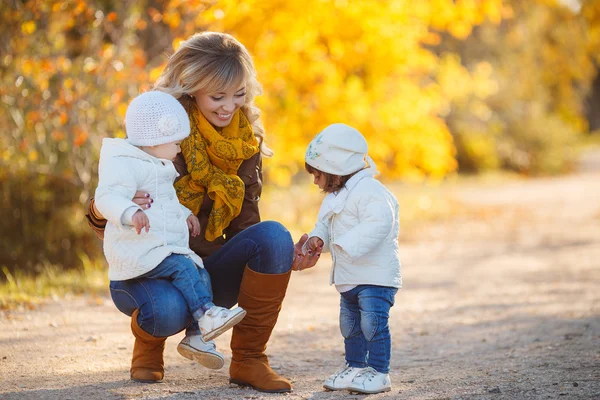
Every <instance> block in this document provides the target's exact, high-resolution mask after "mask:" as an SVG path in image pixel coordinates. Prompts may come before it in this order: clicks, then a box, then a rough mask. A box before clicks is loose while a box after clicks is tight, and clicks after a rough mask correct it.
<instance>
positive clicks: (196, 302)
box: [139, 254, 214, 321]
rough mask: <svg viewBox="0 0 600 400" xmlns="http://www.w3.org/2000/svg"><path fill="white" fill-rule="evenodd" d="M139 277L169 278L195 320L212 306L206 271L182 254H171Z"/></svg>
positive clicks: (208, 277) (210, 289) (208, 278)
mask: <svg viewBox="0 0 600 400" xmlns="http://www.w3.org/2000/svg"><path fill="white" fill-rule="evenodd" d="M139 278H149V279H168V280H170V281H171V283H173V285H174V286H175V287H176V288H177V290H179V291H180V292H181V295H182V296H183V298H184V300H185V303H186V304H187V308H188V311H189V312H190V313H191V314H192V317H193V318H194V320H196V321H197V320H199V319H200V318H201V317H202V316H203V315H204V313H205V312H206V311H208V310H209V309H210V308H211V307H212V306H214V304H213V302H212V288H211V286H210V276H209V275H208V272H206V270H205V269H204V268H198V267H197V266H196V263H194V262H193V261H192V260H191V259H190V258H188V257H186V256H184V255H182V254H171V255H170V256H168V257H167V258H165V259H164V260H163V261H162V262H161V263H160V264H158V265H157V266H156V268H154V269H153V270H152V271H149V272H146V273H145V274H144V275H141V276H139Z"/></svg>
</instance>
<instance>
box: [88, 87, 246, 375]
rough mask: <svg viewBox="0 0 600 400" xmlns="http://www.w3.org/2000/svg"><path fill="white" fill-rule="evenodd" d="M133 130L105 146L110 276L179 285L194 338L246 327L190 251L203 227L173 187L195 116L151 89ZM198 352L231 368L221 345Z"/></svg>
mask: <svg viewBox="0 0 600 400" xmlns="http://www.w3.org/2000/svg"><path fill="white" fill-rule="evenodd" d="M125 129H126V132H127V139H115V138H106V139H104V140H103V141H102V149H101V151H100V165H99V168H98V175H99V182H98V188H97V189H96V195H95V206H96V208H97V209H98V211H99V212H100V213H101V214H102V215H103V216H104V217H105V218H106V219H107V221H108V222H107V225H106V229H105V233H104V254H105V256H106V259H107V261H108V265H109V269H108V277H109V279H110V280H111V281H125V280H128V279H169V280H171V281H172V282H173V285H174V286H175V287H176V288H177V289H178V290H179V291H180V292H181V294H182V296H183V298H184V299H185V301H186V303H187V306H188V309H189V312H190V315H191V316H192V317H193V319H194V320H195V322H197V324H196V323H194V324H192V326H191V328H188V330H187V336H190V338H189V339H190V340H191V341H199V340H200V341H202V340H204V341H210V340H212V339H213V338H215V337H217V336H219V335H220V334H222V333H223V332H225V331H226V330H227V329H229V328H232V327H233V326H234V325H235V324H237V323H238V322H240V321H241V320H242V318H244V316H245V315H246V311H244V310H243V309H241V308H240V307H237V308H235V309H233V310H228V309H226V308H223V307H218V306H215V304H214V303H213V302H212V298H213V297H212V290H211V283H210V277H209V275H208V272H206V270H205V269H204V265H203V263H202V259H201V258H200V257H198V256H197V255H196V254H195V253H194V252H193V251H192V250H191V249H190V247H189V234H190V233H191V234H192V235H193V236H196V235H198V234H199V233H200V223H199V221H198V218H197V217H196V216H195V215H193V214H192V212H191V211H190V210H189V209H187V208H186V207H184V206H183V205H182V204H180V203H179V200H178V199H177V194H176V192H175V188H174V187H173V182H174V181H175V178H176V177H177V176H178V175H177V172H176V170H175V167H174V165H173V162H172V161H173V159H174V158H175V156H176V155H177V154H178V153H179V152H180V151H181V149H180V144H181V142H182V141H183V140H184V139H185V138H187V137H188V136H189V134H190V123H189V118H188V115H187V113H186V111H185V109H184V108H183V106H182V105H181V104H180V103H179V101H177V99H175V98H174V97H173V96H171V95H169V94H166V93H163V92H160V91H151V92H146V93H143V94H141V95H140V96H138V97H136V98H135V99H134V100H133V101H132V102H131V103H130V105H129V107H128V108H127V112H126V115H125ZM137 191H143V192H146V193H148V194H149V195H150V198H152V199H153V200H154V202H153V203H152V204H151V205H150V204H149V205H147V208H146V209H142V208H141V207H140V206H139V205H137V204H136V203H134V202H133V201H132V199H133V198H134V195H135V193H136V192H137ZM188 231H189V232H188ZM140 317H141V314H140ZM140 325H141V324H140ZM187 336H186V338H187ZM192 344H194V343H192ZM195 347H197V348H198V347H203V348H207V349H208V350H207V351H209V352H211V355H212V357H210V358H207V359H210V360H212V361H213V362H212V363H209V364H208V365H207V363H206V362H203V360H198V361H199V362H200V363H201V364H203V365H205V366H208V367H209V368H221V367H222V366H223V357H222V355H220V354H219V353H218V352H216V350H214V347H211V346H202V344H200V346H198V345H196V346H195ZM215 360H216V361H215ZM204 361H206V360H204Z"/></svg>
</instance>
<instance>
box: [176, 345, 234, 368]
mask: <svg viewBox="0 0 600 400" xmlns="http://www.w3.org/2000/svg"><path fill="white" fill-rule="evenodd" d="M177 352H178V353H179V354H181V355H182V356H183V357H185V358H187V359H188V360H192V361H196V362H197V363H198V364H200V365H202V366H203V367H206V368H208V369H221V368H223V365H225V359H224V358H223V357H219V356H218V355H216V354H213V353H208V352H204V351H199V350H198V349H195V348H193V347H191V346H188V345H187V344H179V345H178V346H177Z"/></svg>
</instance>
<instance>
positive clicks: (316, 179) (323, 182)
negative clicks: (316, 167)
mask: <svg viewBox="0 0 600 400" xmlns="http://www.w3.org/2000/svg"><path fill="white" fill-rule="evenodd" d="M312 176H313V183H314V184H315V185H317V186H318V187H319V189H321V190H325V188H326V187H327V178H325V175H323V174H322V173H320V172H319V171H315V172H313V173H312Z"/></svg>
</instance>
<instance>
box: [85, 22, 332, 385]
mask: <svg viewBox="0 0 600 400" xmlns="http://www.w3.org/2000/svg"><path fill="white" fill-rule="evenodd" d="M155 89H156V90H161V91H164V92H167V93H169V94H171V95H173V96H174V97H176V98H177V99H179V101H180V102H181V104H182V105H183V106H184V108H185V109H186V111H187V113H188V116H189V118H190V125H191V134H190V136H189V137H188V138H187V139H186V140H185V141H184V142H183V143H182V146H181V148H182V152H181V154H180V155H179V156H178V159H177V160H176V161H175V165H176V167H177V169H178V172H179V174H180V179H179V180H178V181H177V182H176V183H175V188H176V191H177V196H178V197H179V200H180V202H181V203H182V204H183V205H185V206H186V207H188V208H189V209H191V210H192V211H193V212H194V213H195V214H196V215H197V216H198V218H199V220H200V223H201V227H202V231H201V234H200V235H199V236H197V237H190V247H191V249H192V250H194V252H196V253H197V254H198V255H199V256H201V257H202V258H203V261H204V265H205V268H206V270H207V271H208V272H209V274H210V277H211V281H212V289H213V293H214V300H213V301H214V303H215V304H217V305H219V306H222V307H227V308H230V307H231V306H232V305H234V304H235V303H238V304H239V306H240V307H242V308H243V309H245V310H246V311H247V315H246V317H245V318H244V319H243V320H242V322H240V323H239V324H238V325H236V326H235V327H234V329H233V335H232V339H231V350H232V361H231V366H230V370H229V373H230V382H232V383H236V384H239V385H243V386H250V387H253V388H254V389H256V390H259V391H264V392H289V391H291V388H292V387H291V384H290V382H289V381H288V380H287V379H284V378H282V377H280V376H278V375H277V374H276V373H275V372H274V371H273V370H272V369H271V367H270V366H269V363H268V360H267V356H266V355H265V353H264V352H265V349H266V345H267V342H268V340H269V337H270V335H271V332H272V330H273V328H274V326H275V323H276V322H277V317H278V315H279V311H280V309H281V303H282V301H283V298H284V296H285V292H286V289H287V285H288V282H289V278H290V273H291V269H294V270H302V269H305V268H310V267H312V266H314V265H315V263H316V262H317V260H318V258H319V256H320V252H317V253H315V254H312V255H309V256H305V257H303V256H302V251H301V247H302V245H303V244H304V242H305V241H306V235H303V236H302V238H301V239H300V241H299V242H298V243H297V244H296V245H294V244H293V241H292V239H291V236H290V234H289V232H288V231H287V230H286V229H285V228H284V227H283V226H282V225H281V224H279V223H277V222H272V221H268V222H260V214H259V210H258V200H259V198H260V194H261V190H262V173H261V167H262V158H261V157H262V155H267V156H268V155H271V154H272V152H271V151H270V149H269V148H268V147H267V146H266V145H265V144H264V142H263V139H264V129H263V127H262V124H261V122H260V120H259V110H258V109H257V108H256V107H255V106H254V103H253V102H254V96H255V95H256V94H258V93H260V85H259V83H258V81H257V80H256V72H255V69H254V65H253V62H252V59H251V57H250V55H249V54H248V52H247V51H246V49H245V48H244V46H243V45H241V44H240V43H239V42H238V41H237V40H235V39H234V38H233V37H231V36H230V35H227V34H223V33H214V32H205V33H202V34H196V35H193V36H192V37H190V38H189V39H188V40H186V41H184V42H182V44H181V46H180V47H179V49H178V50H177V51H176V52H175V53H174V54H173V55H172V56H171V57H170V58H169V61H168V63H167V65H166V67H165V69H164V71H163V73H162V74H161V76H160V77H159V79H158V81H157V82H156V84H155ZM134 201H135V202H136V203H138V204H140V205H142V206H146V207H148V208H149V207H151V206H152V199H151V197H150V194H148V193H137V194H136V197H135V198H134ZM88 220H89V221H90V225H91V226H92V227H93V228H94V230H95V231H96V232H97V233H98V235H99V236H102V232H103V228H104V224H105V220H104V219H103V217H102V215H100V214H99V213H98V211H97V210H96V209H95V207H94V202H93V200H92V201H91V202H90V206H89V214H88ZM110 289H111V296H112V298H113V301H114V303H115V305H116V306H117V308H118V309H119V310H120V311H122V312H123V313H125V314H127V315H130V316H131V317H132V319H131V329H132V332H133V334H134V336H135V338H136V340H135V345H134V350H133V357H132V363H131V377H132V379H134V380H138V381H145V382H156V381H160V380H162V378H163V375H164V369H163V350H164V343H165V339H166V337H168V336H171V335H173V334H175V333H178V332H180V331H181V330H183V329H185V328H186V327H187V329H188V330H187V335H186V336H192V337H193V338H194V339H193V340H186V339H187V338H186V339H184V340H183V341H182V342H181V343H180V344H179V346H178V351H179V352H180V353H181V354H182V355H183V356H185V357H187V358H190V359H192V360H196V361H198V362H200V363H201V364H203V365H205V366H207V367H209V368H218V367H219V366H222V364H223V361H222V356H221V355H220V354H219V353H218V352H217V351H216V350H215V347H214V343H212V342H208V343H205V342H203V341H202V339H201V336H200V335H194V333H195V332H196V331H197V326H196V325H195V324H192V325H190V323H191V321H192V318H191V315H189V313H188V311H187V309H186V307H185V302H184V300H183V298H182V296H181V295H180V293H179V292H178V291H177V290H176V289H175V287H174V286H173V285H172V284H171V283H170V282H168V281H161V280H152V281H150V280H144V279H133V280H129V281H119V282H111V285H110ZM158 294H160V296H159V295H158ZM165 299H167V300H165Z"/></svg>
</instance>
